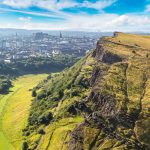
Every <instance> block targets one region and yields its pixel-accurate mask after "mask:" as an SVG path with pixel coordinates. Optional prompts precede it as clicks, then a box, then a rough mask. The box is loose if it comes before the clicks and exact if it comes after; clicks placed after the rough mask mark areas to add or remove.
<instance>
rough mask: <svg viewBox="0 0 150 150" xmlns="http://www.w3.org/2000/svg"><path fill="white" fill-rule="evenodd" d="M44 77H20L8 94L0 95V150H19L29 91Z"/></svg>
mask: <svg viewBox="0 0 150 150" xmlns="http://www.w3.org/2000/svg"><path fill="white" fill-rule="evenodd" d="M46 77H47V75H46V74H40V75H25V76H21V77H19V78H17V79H16V80H14V81H13V85H14V86H13V88H11V89H10V92H9V94H7V95H0V150H14V149H15V150H20V149H21V143H22V140H23V139H22V129H23V128H24V127H25V126H26V123H27V117H28V113H29V108H30V105H31V102H32V96H31V89H32V88H33V87H35V86H36V85H37V84H38V83H39V82H40V81H41V80H43V79H44V78H46ZM14 147H15V148H14Z"/></svg>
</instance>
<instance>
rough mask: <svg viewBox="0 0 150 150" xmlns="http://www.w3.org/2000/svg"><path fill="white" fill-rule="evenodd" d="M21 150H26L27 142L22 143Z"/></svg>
mask: <svg viewBox="0 0 150 150" xmlns="http://www.w3.org/2000/svg"><path fill="white" fill-rule="evenodd" d="M22 150H28V143H27V142H23V144H22Z"/></svg>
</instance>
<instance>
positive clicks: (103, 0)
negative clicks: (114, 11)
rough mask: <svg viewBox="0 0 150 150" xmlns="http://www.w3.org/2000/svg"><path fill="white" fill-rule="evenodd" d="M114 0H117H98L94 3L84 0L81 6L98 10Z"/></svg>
mask: <svg viewBox="0 0 150 150" xmlns="http://www.w3.org/2000/svg"><path fill="white" fill-rule="evenodd" d="M116 1H117V0H98V1H97V2H95V3H92V2H89V1H87V0H86V1H84V3H83V4H82V5H81V6H82V7H87V8H94V9H98V10H100V9H104V8H106V7H108V6H110V5H112V4H113V3H114V2H116Z"/></svg>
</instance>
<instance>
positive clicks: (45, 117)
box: [38, 112, 53, 125]
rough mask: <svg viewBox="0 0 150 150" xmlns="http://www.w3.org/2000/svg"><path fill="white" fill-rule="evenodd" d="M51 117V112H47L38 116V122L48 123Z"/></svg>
mask: <svg viewBox="0 0 150 150" xmlns="http://www.w3.org/2000/svg"><path fill="white" fill-rule="evenodd" d="M52 119H53V116H52V113H50V112H47V113H45V114H43V115H42V116H40V117H39V118H38V123H39V124H46V125H47V124H49V122H50V121H51V120H52Z"/></svg>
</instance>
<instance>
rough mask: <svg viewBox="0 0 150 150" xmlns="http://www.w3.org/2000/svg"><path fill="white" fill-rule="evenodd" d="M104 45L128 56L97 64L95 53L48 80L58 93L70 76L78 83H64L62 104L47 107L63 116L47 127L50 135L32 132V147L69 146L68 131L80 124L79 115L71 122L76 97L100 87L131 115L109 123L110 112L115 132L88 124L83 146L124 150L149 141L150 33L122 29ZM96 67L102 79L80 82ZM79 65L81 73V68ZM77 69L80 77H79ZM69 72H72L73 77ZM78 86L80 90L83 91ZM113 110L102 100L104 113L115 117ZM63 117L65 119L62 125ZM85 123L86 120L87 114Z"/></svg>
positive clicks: (80, 98) (118, 109)
mask: <svg viewBox="0 0 150 150" xmlns="http://www.w3.org/2000/svg"><path fill="white" fill-rule="evenodd" d="M102 45H103V47H104V49H105V52H109V53H111V54H117V55H118V56H119V57H121V58H122V59H123V61H120V62H118V63H113V64H107V63H103V62H96V63H95V61H93V58H92V57H91V55H89V57H87V58H86V60H83V61H82V62H81V63H78V64H76V65H75V66H74V69H72V70H71V69H69V70H67V71H65V72H64V73H62V74H60V75H58V76H57V77H55V78H53V79H51V80H49V81H48V82H47V83H45V85H44V86H43V88H45V91H46V89H48V88H49V89H50V91H52V90H53V88H54V89H55V90H54V92H57V91H58V88H59V87H62V85H66V84H67V83H68V80H69V81H70V80H71V79H73V80H74V81H73V83H72V82H71V84H72V86H71V88H70V87H64V89H63V91H64V96H63V98H61V100H60V99H59V100H60V101H57V103H58V105H56V106H55V105H54V106H53V107H52V108H50V109H49V107H47V108H48V109H47V110H45V111H51V112H52V113H53V116H54V118H55V119H56V118H57V119H58V120H57V119H56V121H55V120H54V122H53V123H51V124H50V125H48V126H47V127H43V126H41V128H42V129H44V130H45V132H46V133H45V135H43V136H41V135H39V134H38V133H37V130H36V131H34V132H33V133H32V134H31V135H30V136H29V137H26V138H28V140H29V142H28V143H29V146H30V147H31V148H33V149H34V146H35V145H38V147H37V150H51V149H58V150H59V149H64V150H65V149H67V147H66V145H67V144H66V143H67V142H68V141H69V138H70V137H69V136H67V135H68V132H72V130H73V129H74V127H76V124H77V122H76V119H75V117H74V118H72V120H74V121H73V126H72V123H70V122H69V117H68V116H70V114H69V112H68V108H69V106H75V104H74V103H75V102H82V101H83V99H84V97H86V96H88V95H89V93H90V91H91V89H92V90H94V91H95V92H99V93H100V94H101V95H103V94H104V95H105V94H106V95H108V99H107V100H108V101H109V102H110V103H111V102H112V100H114V101H116V104H115V110H116V112H115V113H118V112H123V114H125V118H123V121H122V120H121V119H122V118H121V117H119V116H116V117H118V118H119V121H120V123H117V124H116V125H115V124H113V122H110V123H109V124H108V126H107V121H108V120H107V117H104V122H105V121H106V122H105V124H106V128H104V129H107V128H108V129H110V128H111V126H115V127H114V128H115V129H114V130H113V132H112V131H111V132H110V133H105V130H104V129H103V128H102V130H100V129H99V128H98V129H97V128H94V127H91V128H90V127H86V126H83V128H84V135H83V134H82V136H83V137H81V141H80V142H79V145H80V144H81V143H82V142H83V143H82V144H81V145H83V147H84V149H85V150H88V149H92V148H93V149H94V148H95V149H99V150H103V149H111V148H112V147H113V149H115V150H119V149H137V147H136V146H137V143H140V144H141V145H140V146H142V144H149V141H148V140H147V139H149V135H150V134H149V133H150V129H149V127H148V125H149V123H150V119H149V114H150V112H149V110H150V90H149V89H150V67H149V64H150V50H149V49H150V36H139V35H130V34H123V33H119V34H118V35H117V36H116V37H105V38H104V39H103V41H102ZM99 51H100V50H99ZM97 53H99V52H97ZM79 67H80V69H79ZM95 68H99V70H100V75H99V77H96V78H97V79H96V83H95V84H93V85H92V86H93V87H89V88H87V89H84V88H83V87H82V86H81V84H79V82H78V81H80V80H81V77H83V79H88V80H90V78H91V77H92V74H93V70H94V69H95ZM78 69H79V72H76V70H78ZM70 72H71V73H70ZM75 73H76V76H74V74H75ZM67 74H69V76H68V75H67ZM81 81H83V80H81ZM84 81H85V80H84ZM63 83H66V84H63ZM53 85H55V86H53ZM79 87H80V88H79ZM78 88H79V91H78V90H77V89H78ZM74 89H75V90H77V91H78V95H75V96H70V95H71V93H72V91H73V90H74ZM54 92H52V94H51V95H50V96H49V95H48V96H47V97H46V98H45V99H41V100H39V104H37V105H35V106H34V105H33V106H32V107H33V108H34V107H36V108H37V106H38V105H39V106H40V107H42V105H43V106H44V105H46V106H47V105H48V106H49V105H51V104H49V103H47V100H48V102H53V100H52V99H51V96H53V95H54V94H53V93H54ZM109 95H110V97H112V96H113V97H112V99H111V98H110V99H109ZM98 100H99V99H98ZM107 100H106V102H107ZM55 102H56V101H55ZM107 104H109V103H107ZM112 104H113V103H112ZM86 105H87V106H88V107H89V108H91V110H92V111H93V112H94V113H96V110H94V109H93V108H95V106H94V105H95V104H94V102H92V101H91V100H90V99H89V101H87V102H86ZM108 106H109V105H108ZM75 107H76V106H75ZM110 108H111V107H110ZM111 110H112V109H109V108H107V105H106V108H105V105H104V107H103V106H101V105H100V106H98V109H97V111H98V112H100V114H101V115H102V117H103V114H104V115H106V114H108V115H110V116H111V112H110V111H111ZM34 111H35V112H36V111H37V112H38V110H36V109H34ZM81 111H82V110H81ZM40 113H41V112H40ZM42 113H44V111H42ZM78 115H81V114H77V116H78ZM87 115H88V114H87ZM116 115H117V114H116ZM123 117H124V116H123ZM63 118H65V122H66V125H65V126H62V123H61V120H62V119H63ZM105 119H106V120H105ZM130 121H131V122H130ZM58 122H60V124H59V123H58ZM79 122H82V119H81V120H80V121H79ZM90 123H91V122H90ZM56 124H57V125H56ZM74 125H75V126H74ZM31 128H32V126H31ZM39 128H40V127H39ZM31 132H32V130H31ZM111 133H114V135H115V134H117V136H118V137H119V138H120V139H121V140H120V141H119V140H118V139H117V138H116V137H113V138H109V134H111ZM143 133H144V134H143ZM36 137H37V138H36ZM76 137H78V135H76ZM110 137H111V135H110ZM37 139H38V140H37ZM39 139H41V140H39ZM82 139H83V141H82ZM92 141H93V142H92ZM125 142H127V143H125ZM32 143H33V145H34V146H33V145H32ZM79 149H80V148H79Z"/></svg>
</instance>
